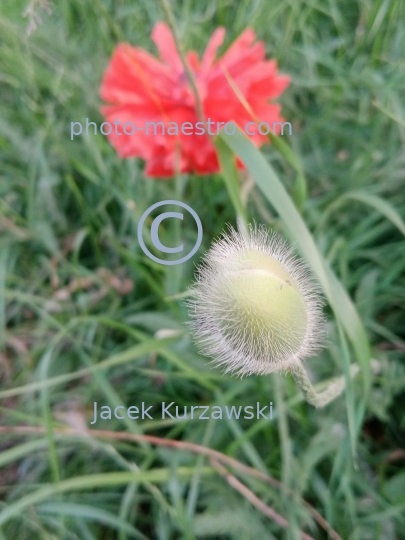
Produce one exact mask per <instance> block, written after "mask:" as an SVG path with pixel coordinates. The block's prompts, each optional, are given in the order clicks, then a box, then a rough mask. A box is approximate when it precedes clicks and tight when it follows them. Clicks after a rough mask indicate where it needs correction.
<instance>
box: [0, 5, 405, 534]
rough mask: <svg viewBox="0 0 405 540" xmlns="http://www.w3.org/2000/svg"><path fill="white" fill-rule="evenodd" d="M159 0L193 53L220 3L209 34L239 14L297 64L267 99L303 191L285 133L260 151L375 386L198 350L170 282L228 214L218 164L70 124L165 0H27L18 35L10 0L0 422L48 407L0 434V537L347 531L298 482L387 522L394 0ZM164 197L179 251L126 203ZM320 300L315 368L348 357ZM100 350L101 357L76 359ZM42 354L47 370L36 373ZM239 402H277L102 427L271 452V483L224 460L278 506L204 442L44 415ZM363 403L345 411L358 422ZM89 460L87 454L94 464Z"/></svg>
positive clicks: (0, 202) (391, 467)
mask: <svg viewBox="0 0 405 540" xmlns="http://www.w3.org/2000/svg"><path fill="white" fill-rule="evenodd" d="M172 5H173V9H174V13H175V16H176V20H177V24H178V28H179V34H180V37H181V39H182V42H183V44H184V46H185V48H186V49H187V50H189V49H196V50H197V51H198V52H199V53H200V54H201V53H202V52H203V50H204V48H205V46H206V43H207V41H208V39H209V37H210V36H211V34H212V32H213V31H214V29H215V28H216V27H218V26H221V25H222V26H225V27H226V30H227V34H226V41H225V44H224V46H223V47H222V48H221V51H224V50H225V49H226V48H227V47H228V46H229V44H230V43H231V42H232V41H233V40H234V39H235V38H236V37H237V36H238V35H239V34H240V33H241V32H242V31H243V30H244V29H245V28H246V27H248V26H250V27H252V28H253V29H254V30H255V32H256V34H257V37H258V38H259V39H262V40H264V41H265V43H266V48H267V53H268V57H273V58H275V59H276V60H277V61H278V63H279V69H280V71H281V72H282V73H288V74H289V75H290V76H291V78H292V82H291V85H290V87H289V88H288V89H287V90H286V91H285V93H284V94H283V96H282V98H281V100H280V102H281V103H282V105H283V115H284V116H285V118H286V119H287V120H288V121H290V122H291V123H292V125H293V135H292V136H291V137H289V138H287V137H284V138H283V141H284V142H288V144H290V146H291V148H292V149H293V151H294V155H295V157H296V159H297V160H299V162H300V163H301V165H302V168H303V171H304V174H305V178H306V190H307V193H305V190H304V189H303V183H302V179H301V180H300V181H299V182H297V179H296V176H297V172H296V170H294V168H293V167H292V166H291V164H290V163H288V162H287V160H286V159H285V157H283V155H282V154H281V153H280V152H278V151H276V149H275V148H274V147H273V146H270V145H268V146H267V147H266V148H264V149H263V152H264V154H265V156H266V159H267V161H268V162H269V163H271V165H272V167H273V168H274V170H275V171H276V172H277V174H278V177H279V178H280V180H281V182H282V183H283V184H284V186H285V187H286V189H287V191H288V192H289V193H290V195H291V197H292V198H293V200H295V201H296V203H297V206H298V207H299V210H300V212H301V213H302V216H303V218H304V220H305V222H306V223H307V225H308V227H309V229H310V230H311V232H312V234H313V236H314V239H315V241H316V244H317V246H318V249H319V251H320V252H321V253H322V255H323V257H324V258H325V259H326V260H327V261H328V262H329V264H330V265H331V267H332V268H333V270H334V271H335V273H336V275H337V276H338V277H339V279H340V281H341V282H342V284H343V285H344V287H345V288H346V290H347V291H348V293H349V295H350V296H351V298H352V299H353V301H354V303H355V305H356V308H357V310H358V312H359V314H360V317H361V319H362V322H363V324H364V326H365V328H366V331H367V334H368V338H369V340H370V343H371V351H372V354H371V358H370V362H369V364H370V366H371V373H372V375H371V377H372V385H371V390H370V392H369V393H368V394H367V393H365V392H364V387H363V386H362V384H361V382H360V381H359V382H355V383H354V384H353V387H352V391H351V392H350V393H347V394H346V395H343V396H341V397H340V398H339V399H337V400H336V401H335V402H333V403H332V404H331V405H329V406H327V407H326V408H325V409H323V410H317V409H314V408H313V407H312V406H310V405H308V404H307V403H305V402H304V400H303V398H302V396H301V394H300V391H299V390H298V388H297V387H296V385H295V384H294V382H293V380H292V378H291V377H290V376H286V377H284V376H276V375H270V376H267V377H258V376H252V377H246V378H244V379H238V378H236V377H232V376H222V374H221V372H220V371H219V370H217V369H212V368H211V366H210V365H209V364H208V361H209V360H208V359H206V358H203V357H202V356H200V355H199V354H198V352H197V350H196V348H195V346H194V345H193V342H192V339H191V337H190V335H189V334H188V332H187V327H186V326H185V322H186V321H187V320H188V315H187V310H186V308H185V306H184V301H183V300H182V296H183V294H182V293H184V292H185V291H186V289H187V287H188V286H189V285H190V284H191V283H192V279H193V274H194V270H195V264H196V263H198V260H199V258H200V257H201V255H202V254H203V253H204V251H206V250H207V249H208V248H209V246H210V245H211V243H212V241H213V239H214V238H216V237H218V235H219V234H220V233H221V231H222V230H224V228H225V226H226V223H232V224H234V225H235V222H236V218H235V210H234V208H233V206H232V203H231V202H230V198H229V195H228V193H227V190H226V187H225V184H224V182H223V179H222V177H221V175H213V176H205V177H197V176H193V175H190V176H188V177H186V176H183V177H180V178H177V179H176V180H175V179H170V180H155V179H145V177H144V175H143V168H144V164H143V163H142V162H141V160H137V159H127V160H120V159H119V158H118V157H117V155H116V153H115V151H114V149H113V148H112V147H111V146H110V145H109V143H108V142H107V140H106V139H105V138H104V137H101V136H97V137H94V136H89V137H84V136H82V137H77V138H75V140H74V141H71V140H70V122H71V121H82V122H83V121H84V119H85V118H86V117H88V118H89V119H91V120H93V121H96V122H97V123H98V124H99V123H101V122H102V117H101V115H100V114H99V107H100V105H101V101H100V99H99V96H98V89H99V85H100V82H101V77H102V73H103V70H104V69H105V68H106V66H107V64H108V61H109V58H110V56H111V53H112V51H113V49H114V47H115V45H116V44H117V43H118V42H120V41H128V42H130V43H131V44H134V45H139V46H142V47H144V48H145V49H147V50H149V51H151V52H152V53H154V54H156V50H155V47H154V45H153V43H152V41H151V37H150V34H151V30H152V28H153V25H154V24H155V23H156V22H157V21H159V20H165V12H164V11H163V9H162V7H161V5H160V3H159V2H156V1H154V0H133V1H129V0H116V1H112V0H111V1H108V0H94V1H93V0H59V1H58V2H55V3H52V4H49V7H50V8H51V11H52V12H51V13H47V11H46V10H45V9H43V6H42V7H41V2H40V1H37V2H36V1H32V2H31V3H30V4H29V7H30V8H31V10H30V11H29V13H31V14H32V13H34V14H35V15H40V16H41V19H42V23H38V27H37V28H36V29H35V30H34V31H33V32H32V33H31V34H30V35H27V31H26V30H27V25H28V24H29V17H25V18H24V17H23V12H24V10H25V9H26V8H27V3H26V2H22V1H21V0H13V1H11V0H5V1H3V2H2V5H1V7H0V47H1V49H0V85H1V100H0V156H1V169H0V350H1V351H2V352H1V353H0V384H1V390H0V398H2V399H1V403H0V425H1V426H5V427H10V428H11V427H13V426H14V427H18V426H23V425H30V426H38V427H41V426H42V427H45V432H44V431H43V430H42V432H39V433H37V434H36V435H35V434H31V435H29V436H24V437H23V436H22V435H21V434H12V433H6V432H1V433H0V437H1V438H0V466H1V469H0V523H1V526H0V539H1V540H4V539H6V540H9V539H11V540H14V539H18V540H20V539H30V540H31V539H37V538H38V539H49V540H50V539H66V540H68V539H69V540H70V539H80V540H82V539H83V540H96V539H97V540H98V539H103V540H104V539H105V540H107V539H108V540H110V539H118V540H124V539H129V538H149V539H158V540H172V539H184V540H186V539H187V540H191V539H199V538H211V539H221V540H228V539H237V540H254V539H275V538H277V539H279V538H283V539H289V540H290V539H294V540H295V539H298V538H302V535H301V533H300V532H299V531H305V532H306V534H308V535H309V537H311V538H314V539H326V538H335V539H336V538H339V537H338V536H333V533H331V535H329V536H328V534H327V533H326V532H325V531H324V530H323V529H322V527H320V526H319V524H317V523H316V521H315V520H314V519H313V515H311V513H310V512H309V511H308V507H307V506H306V505H305V504H304V503H303V499H305V500H306V501H308V502H309V503H310V504H311V505H312V506H313V507H315V508H316V509H317V510H318V511H319V512H320V513H321V514H322V515H323V516H324V517H325V519H326V520H327V521H328V522H329V523H330V525H331V526H332V527H333V528H334V529H335V530H336V531H337V532H338V533H339V535H340V537H341V538H342V539H344V540H347V539H358V540H367V539H384V540H395V539H403V538H405V532H404V531H405V473H404V470H403V467H404V461H405V430H404V427H405V416H404V409H405V408H404V402H405V365H404V356H405V355H404V351H405V325H404V315H405V313H404V311H405V241H404V233H405V225H404V221H403V218H404V216H405V189H404V188H405V152H404V143H405V103H404V90H405V59H404V56H403V51H404V50H405V25H404V20H405V9H404V4H403V2H400V1H396V0H381V1H380V0H376V1H371V0H368V1H360V0H357V1H353V0H329V1H327V2H325V1H323V0H313V1H310V2H302V1H299V0H288V1H285V2H279V1H275V0H255V1H248V0H240V1H239V2H233V1H231V0H212V1H207V2H198V1H197V0H185V1H183V2H179V1H176V2H173V3H172ZM45 7H47V6H46V4H45ZM34 20H35V19H34ZM304 186H305V184H304ZM241 193H242V198H243V200H244V201H245V203H246V207H247V212H248V215H249V219H250V220H255V221H256V222H257V223H266V224H268V225H269V227H271V228H273V229H275V230H278V231H280V232H281V233H282V234H284V232H285V223H283V220H282V219H280V218H279V215H278V212H276V211H275V210H274V208H273V207H272V205H271V204H270V202H269V201H268V200H267V199H266V198H264V197H263V196H262V194H261V192H260V191H258V188H257V187H256V186H255V185H254V183H253V182H252V180H251V178H250V176H249V175H248V174H244V175H242V178H241ZM164 199H178V200H182V201H184V202H186V203H187V204H189V205H190V206H191V207H192V208H193V209H194V210H195V211H196V212H197V214H198V215H199V216H200V218H201V221H202V223H203V227H204V237H203V242H202V245H201V247H200V249H199V251H198V254H197V255H196V256H195V257H194V258H193V259H192V260H189V261H187V262H186V263H184V264H181V265H178V266H162V265H158V264H155V263H153V262H152V261H150V260H149V259H148V258H147V257H146V256H145V255H144V254H143V253H142V251H141V250H140V248H139V245H138V241H137V234H136V231H137V223H138V221H139V218H140V216H141V215H142V213H143V212H144V210H146V208H148V207H149V206H150V205H152V204H154V203H155V202H158V201H161V200H164ZM172 221H173V222H178V220H172ZM195 238H196V231H195V226H194V225H193V223H192V221H191V220H190V221H189V222H188V221H187V222H185V223H184V224H183V226H179V224H178V223H177V226H176V223H174V224H169V220H168V221H167V225H166V228H165V229H163V230H162V233H161V240H162V242H163V243H167V245H178V244H179V243H181V242H180V241H179V240H181V241H182V242H184V243H185V244H186V246H187V245H190V246H191V245H193V244H194V242H195ZM290 240H292V241H293V242H294V238H290ZM325 313H326V315H327V317H328V346H327V348H326V349H325V350H324V351H323V352H322V353H321V354H319V355H318V356H317V357H316V358H312V359H310V360H309V361H308V362H307V364H306V365H307V369H308V372H309V374H310V376H311V378H312V379H313V380H314V381H315V382H318V381H319V382H320V381H324V380H327V379H329V378H332V377H334V376H336V375H341V374H342V372H343V369H344V361H343V356H344V355H345V354H346V355H347V356H348V357H349V358H350V361H352V362H355V361H357V360H358V359H357V358H356V356H355V353H354V351H353V350H352V349H351V348H346V347H345V342H344V341H343V343H342V340H340V339H339V332H338V325H337V323H336V319H335V316H334V315H333V313H332V311H331V310H330V308H329V307H328V305H326V306H325ZM162 337H163V338H164V339H166V341H162V342H161V344H160V345H159V351H158V352H156V348H157V345H156V343H157V342H156V339H159V338H162ZM111 359H112V360H113V361H117V365H115V366H110V367H107V366H105V367H103V369H98V370H94V369H92V368H91V367H90V366H94V365H97V364H100V363H101V362H103V361H109V360H111ZM117 359H118V360H117ZM103 366H104V365H103ZM83 368H90V369H88V370H87V371H86V372H85V373H84V374H83V376H80V377H76V378H70V379H69V378H68V377H67V378H63V377H62V376H63V375H64V374H69V373H76V372H77V371H78V370H80V369H83ZM58 376H61V379H60V381H59V384H52V385H50V384H46V381H47V380H48V379H50V378H54V377H58ZM13 389H17V390H15V391H14V390H13ZM252 400H254V402H256V401H257V400H259V401H261V402H262V403H263V404H265V403H268V401H272V402H273V405H274V419H273V421H272V422H269V421H262V420H260V421H255V422H252V421H249V420H246V421H229V420H225V419H224V420H212V421H209V422H202V421H200V422H199V421H192V420H191V419H187V420H165V421H162V420H159V419H158V418H157V416H158V415H156V418H155V419H154V420H153V421H143V422H142V421H141V422H136V421H120V420H116V419H113V420H108V421H105V422H103V423H102V424H98V425H96V426H95V427H97V428H101V429H106V430H110V431H113V432H117V433H118V432H127V433H133V434H140V433H143V434H148V435H156V436H159V437H165V438H167V439H177V440H181V441H188V442H194V443H198V444H201V445H204V446H207V447H210V448H212V449H215V450H218V451H220V452H222V453H225V454H227V455H228V456H231V457H234V458H235V459H237V460H239V461H242V462H244V463H246V464H248V465H250V466H251V467H254V468H255V469H257V470H258V471H262V472H266V473H268V474H270V475H271V476H273V477H275V478H276V479H279V480H280V481H281V482H282V483H281V486H278V487H276V486H271V485H269V484H266V483H265V482H263V481H260V480H259V479H257V478H254V477H253V476H251V475H249V474H246V475H239V476H238V477H239V478H240V480H241V481H243V483H244V484H245V485H246V486H248V488H249V489H250V490H251V491H252V492H254V493H255V494H256V496H257V497H258V498H259V499H260V500H261V501H262V502H263V503H264V504H266V505H267V506H268V507H271V508H272V509H274V510H275V511H276V512H278V513H279V514H280V515H282V516H284V518H285V519H286V520H287V521H288V527H284V528H283V527H280V526H279V525H277V524H276V523H275V522H274V520H272V519H268V518H267V517H266V516H265V515H264V514H263V513H262V512H260V511H259V509H257V508H255V507H254V506H252V504H251V503H250V502H249V501H248V500H247V499H246V496H243V495H242V494H241V493H238V492H237V491H235V490H233V489H232V487H231V486H229V485H228V483H227V482H226V481H225V480H224V478H222V477H221V476H220V475H218V474H217V473H216V471H215V469H213V468H212V466H211V465H210V463H209V461H207V460H206V459H204V458H203V457H201V456H200V457H197V456H196V455H194V454H192V453H190V452H186V451H179V450H176V449H168V448H163V447H160V446H152V445H149V444H133V443H130V442H128V441H112V440H108V439H107V440H106V439H100V438H96V437H90V436H88V437H85V438H83V437H82V438H79V437H75V436H73V435H70V436H67V435H64V436H62V435H60V434H58V433H53V428H54V427H57V426H59V427H60V426H63V425H68V426H70V427H73V428H75V429H77V430H79V431H80V430H82V431H83V429H84V428H85V427H86V426H88V424H89V422H90V421H91V419H92V411H93V402H94V401H97V402H99V404H100V405H109V406H111V407H115V406H117V405H120V404H124V405H125V406H131V405H137V404H140V403H141V402H142V401H144V402H145V403H147V404H150V405H155V407H154V410H155V411H158V410H160V404H161V402H163V401H164V402H166V403H167V402H170V401H175V402H176V404H178V405H180V406H181V405H188V406H190V405H209V404H211V405H213V404H221V405H233V404H238V405H249V404H251V403H252ZM359 411H360V412H359ZM355 419H360V420H361V422H360V425H355V426H354V427H353V423H355V421H356V420H355ZM93 427H94V426H93ZM178 467H181V469H178ZM137 471H138V472H137ZM122 473H126V476H125V477H124V480H122V478H123V477H122V476H121V477H119V474H122ZM135 473H136V474H138V476H133V478H132V476H131V475H134V474H135ZM91 475H98V476H97V478H98V482H99V483H98V484H97V482H96V483H95V484H93V483H92V480H91V478H94V476H91ZM114 475H115V476H114ZM81 478H82V479H83V482H81V481H80V479H81ZM120 478H121V480H120ZM69 482H71V483H70V484H69ZM103 482H104V485H103ZM9 518H10V519H9Z"/></svg>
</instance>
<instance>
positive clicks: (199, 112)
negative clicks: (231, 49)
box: [161, 0, 205, 124]
mask: <svg viewBox="0 0 405 540" xmlns="http://www.w3.org/2000/svg"><path fill="white" fill-rule="evenodd" d="M161 1H162V6H163V9H164V10H165V12H166V16H167V21H168V23H169V26H170V29H171V31H172V32H173V37H174V42H175V44H176V48H177V52H178V53H179V56H180V60H181V63H182V64H183V67H184V72H185V74H186V77H187V79H188V82H189V84H190V88H191V91H192V92H193V94H194V98H195V106H196V109H197V116H198V118H199V120H201V122H204V124H205V119H204V111H203V107H202V103H201V99H200V95H199V93H198V88H197V84H196V82H195V78H194V75H193V72H192V71H191V69H190V66H189V65H188V62H187V58H186V53H185V51H184V48H183V45H182V43H181V41H180V39H179V36H178V34H177V25H176V20H175V18H174V14H173V10H172V7H171V5H170V2H169V0H161Z"/></svg>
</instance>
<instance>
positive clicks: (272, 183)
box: [220, 132, 370, 395]
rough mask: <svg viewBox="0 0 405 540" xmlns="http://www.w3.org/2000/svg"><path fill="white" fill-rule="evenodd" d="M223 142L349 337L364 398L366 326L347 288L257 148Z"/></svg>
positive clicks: (238, 138)
mask: <svg viewBox="0 0 405 540" xmlns="http://www.w3.org/2000/svg"><path fill="white" fill-rule="evenodd" d="M220 138H221V139H222V140H223V141H225V142H226V144H227V145H228V146H229V147H230V148H231V149H232V150H233V152H235V154H237V155H238V156H239V157H240V158H241V160H242V161H243V162H244V164H245V165H246V167H247V168H248V170H249V172H250V173H251V175H252V177H253V179H254V180H255V182H256V184H257V186H258V187H259V188H260V189H261V191H262V192H263V194H264V195H265V197H266V198H267V199H268V201H269V202H270V204H271V205H272V206H273V207H274V208H275V210H276V211H277V212H278V214H279V215H280V217H281V219H282V220H283V222H284V225H285V228H286V230H287V231H288V233H289V235H290V237H291V238H292V239H293V240H294V241H295V243H296V244H297V246H298V248H299V250H300V251H301V254H302V255H303V256H304V257H305V258H306V260H307V262H308V264H309V266H310V267H311V269H312V271H313V272H314V274H315V275H316V276H317V278H318V280H319V282H320V284H321V285H322V288H323V290H324V292H325V295H326V297H327V299H328V301H329V303H330V305H331V307H332V309H333V311H334V313H335V315H336V317H337V318H338V319H339V321H340V322H341V324H342V326H343V328H344V330H345V332H346V334H347V335H348V337H349V339H350V341H351V343H352V345H353V348H354V350H355V352H356V357H357V360H358V362H359V364H360V366H361V369H362V376H363V383H364V390H365V394H366V395H367V394H368V391H369V387H370V346H369V342H368V338H367V334H366V331H365V328H364V326H363V323H362V321H361V319H360V317H359V315H358V313H357V310H356V308H355V306H354V304H353V302H352V301H351V299H350V297H349V295H348V294H347V292H346V290H345V288H344V287H343V286H342V284H341V283H340V281H339V280H338V279H337V277H336V276H335V274H334V273H333V271H332V270H331V268H330V267H329V266H328V264H327V263H326V261H325V260H324V258H323V257H322V255H321V254H320V252H319V250H318V248H317V246H316V244H315V241H314V239H313V237H312V235H311V233H310V231H309V229H308V227H307V226H306V224H305V221H304V220H303V219H302V217H301V215H300V214H299V212H298V210H297V208H296V207H295V205H294V203H293V202H292V200H291V198H290V196H289V195H288V193H287V191H286V189H285V188H284V186H283V185H282V183H281V181H280V180H279V178H278V177H277V175H276V173H275V172H274V170H273V168H272V167H271V166H270V165H269V164H268V163H267V162H266V160H265V159H264V157H263V155H262V154H261V153H260V151H259V150H258V149H257V148H256V147H255V146H254V144H253V143H252V142H251V141H250V140H249V139H248V138H247V137H245V136H244V134H243V133H241V132H237V133H236V134H235V135H227V134H226V133H224V132H221V135H220Z"/></svg>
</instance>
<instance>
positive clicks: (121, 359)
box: [0, 337, 177, 399]
mask: <svg viewBox="0 0 405 540" xmlns="http://www.w3.org/2000/svg"><path fill="white" fill-rule="evenodd" d="M176 339H177V338H175V337H168V338H163V339H151V340H149V341H145V342H144V343H141V344H139V345H135V346H134V347H131V348H129V349H126V350H125V351H122V352H120V353H117V354H114V355H113V356H111V357H110V358H107V359H105V360H102V361H101V362H99V363H98V364H94V365H93V366H91V367H87V368H83V369H80V370H79V371H76V372H75V373H66V374H64V375H58V376H56V377H52V378H51V379H46V380H43V381H38V382H33V383H30V384H27V385H25V386H18V387H17V388H11V389H10V390H4V391H3V392H0V399H4V398H6V397H10V396H18V395H21V394H26V393H28V392H34V391H36V390H41V389H42V388H49V387H50V386H55V385H58V384H65V383H67V382H70V381H73V380H75V379H80V377H83V376H85V375H91V374H92V373H94V372H96V371H100V370H103V369H108V368H110V367H116V366H119V365H121V364H125V363H127V362H131V361H133V360H136V359H137V358H140V357H141V356H144V355H145V354H149V353H151V352H160V351H161V350H163V349H164V348H165V347H166V346H167V345H169V344H170V343H173V342H174V341H176Z"/></svg>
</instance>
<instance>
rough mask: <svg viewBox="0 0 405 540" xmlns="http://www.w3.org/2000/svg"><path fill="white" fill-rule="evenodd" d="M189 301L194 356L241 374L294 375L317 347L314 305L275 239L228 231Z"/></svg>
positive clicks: (301, 271)
mask: <svg viewBox="0 0 405 540" xmlns="http://www.w3.org/2000/svg"><path fill="white" fill-rule="evenodd" d="M192 294H193V298H192V300H191V301H189V306H190V308H191V309H190V316H191V319H192V322H191V327H192V330H193V332H194V334H195V337H196V341H197V343H198V345H199V346H200V349H201V351H202V352H203V353H204V354H206V355H208V356H211V357H212V358H213V361H214V363H216V364H217V365H220V366H222V367H224V368H225V371H226V372H230V371H235V372H237V373H238V374H240V375H244V374H247V375H250V374H253V373H257V374H265V373H271V372H273V371H284V372H286V371H295V370H296V369H297V368H298V367H299V365H300V363H301V362H302V360H303V358H305V357H307V356H309V355H310V354H312V353H313V352H314V351H315V350H316V349H318V348H319V341H320V339H319V338H320V336H321V335H322V334H323V319H322V312H321V302H320V297H319V293H318V291H317V290H316V287H315V286H314V285H313V283H312V282H311V280H310V278H309V275H308V272H307V270H306V269H305V267H304V266H303V264H302V263H301V262H299V261H297V259H296V258H295V257H294V256H293V254H292V252H291V249H290V248H289V247H288V246H287V245H286V243H285V242H284V241H283V240H282V239H281V238H280V237H279V236H278V235H276V234H274V233H273V234H269V233H268V232H267V230H266V229H265V227H250V228H249V230H248V232H247V233H246V234H241V233H239V232H237V231H235V230H234V229H232V228H230V231H229V234H224V235H223V236H222V237H221V238H220V239H219V240H218V241H217V242H216V243H214V245H213V246H212V247H211V249H210V250H209V251H208V253H207V254H206V256H205V259H204V261H203V263H202V265H201V266H200V268H199V269H198V273H197V280H196V283H195V284H194V287H193V289H192Z"/></svg>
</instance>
